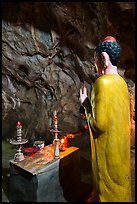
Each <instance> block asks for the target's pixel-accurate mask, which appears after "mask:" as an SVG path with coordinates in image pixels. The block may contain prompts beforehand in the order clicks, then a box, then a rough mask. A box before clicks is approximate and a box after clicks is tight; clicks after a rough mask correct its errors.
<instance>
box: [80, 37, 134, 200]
mask: <svg viewBox="0 0 137 204" xmlns="http://www.w3.org/2000/svg"><path fill="white" fill-rule="evenodd" d="M121 51H122V49H121V46H120V45H119V43H117V41H116V39H115V38H114V37H112V36H108V37H106V38H104V39H103V40H102V41H101V42H100V43H99V44H98V45H97V46H96V48H95V52H94V59H95V66H96V70H97V72H98V74H100V77H98V78H97V80H96V81H95V83H94V85H93V87H92V91H91V100H89V99H88V95H87V89H86V87H85V86H84V88H83V90H82V89H80V100H81V104H82V105H83V107H84V108H85V114H86V118H87V122H88V127H89V132H90V140H91V151H92V153H91V157H92V173H93V194H92V196H91V201H93V202H95V201H99V202H131V201H132V199H131V170H130V98H129V90H128V86H127V84H126V82H125V81H124V79H123V78H122V77H121V76H120V75H119V74H118V71H117V64H118V62H119V59H120V55H121Z"/></svg>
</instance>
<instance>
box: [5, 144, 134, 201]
mask: <svg viewBox="0 0 137 204" xmlns="http://www.w3.org/2000/svg"><path fill="white" fill-rule="evenodd" d="M2 145H3V146H2V202H9V159H12V158H13V156H14V154H15V152H16V149H15V147H13V146H11V145H9V144H8V143H5V142H4V143H3V144H2ZM80 155H81V157H80V161H81V178H82V182H83V183H84V184H86V185H85V187H84V188H85V190H86V188H87V191H88V192H89V189H90V187H91V179H92V177H91V162H90V149H89V148H84V149H80ZM131 176H132V177H131V178H132V198H133V202H135V150H134V149H132V150H131ZM88 195H90V194H87V197H85V198H84V199H83V200H81V201H82V202H88V199H89V197H88Z"/></svg>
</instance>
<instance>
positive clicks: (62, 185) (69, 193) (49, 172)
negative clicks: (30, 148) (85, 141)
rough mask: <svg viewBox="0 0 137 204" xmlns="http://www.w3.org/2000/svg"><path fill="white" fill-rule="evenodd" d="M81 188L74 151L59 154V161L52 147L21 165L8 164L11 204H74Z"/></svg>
mask: <svg viewBox="0 0 137 204" xmlns="http://www.w3.org/2000/svg"><path fill="white" fill-rule="evenodd" d="M80 188H81V176H80V156H79V148H77V147H73V146H72V147H69V148H65V151H60V153H59V158H58V159H55V158H54V146H53V145H52V144H51V145H48V146H45V147H44V149H43V150H42V151H41V152H36V153H35V154H34V155H33V156H25V159H24V160H22V161H19V162H15V161H14V160H10V202H68V201H72V202H73V201H74V202H75V201H76V200H77V197H79V196H80V195H79V193H80Z"/></svg>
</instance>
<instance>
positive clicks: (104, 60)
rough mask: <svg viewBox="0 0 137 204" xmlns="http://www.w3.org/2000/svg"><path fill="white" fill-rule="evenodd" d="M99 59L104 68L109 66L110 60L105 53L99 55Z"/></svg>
mask: <svg viewBox="0 0 137 204" xmlns="http://www.w3.org/2000/svg"><path fill="white" fill-rule="evenodd" d="M101 59H102V61H103V64H104V67H107V66H108V65H109V62H110V59H109V55H108V53H107V52H102V53H101Z"/></svg>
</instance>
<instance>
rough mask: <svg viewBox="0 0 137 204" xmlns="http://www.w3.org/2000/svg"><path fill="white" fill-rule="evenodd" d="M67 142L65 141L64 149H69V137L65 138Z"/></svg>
mask: <svg viewBox="0 0 137 204" xmlns="http://www.w3.org/2000/svg"><path fill="white" fill-rule="evenodd" d="M64 138H65V141H64V147H66V148H68V137H67V136H66V137H64Z"/></svg>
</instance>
